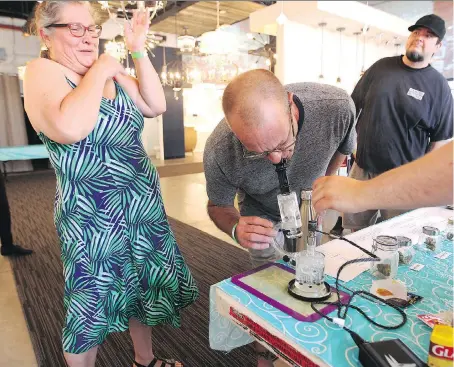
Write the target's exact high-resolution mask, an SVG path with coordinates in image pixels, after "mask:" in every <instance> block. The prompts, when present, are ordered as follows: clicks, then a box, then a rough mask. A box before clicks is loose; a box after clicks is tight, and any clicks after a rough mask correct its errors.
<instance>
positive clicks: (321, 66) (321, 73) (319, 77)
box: [318, 22, 326, 82]
mask: <svg viewBox="0 0 454 367" xmlns="http://www.w3.org/2000/svg"><path fill="white" fill-rule="evenodd" d="M318 26H319V27H320V28H321V29H322V43H321V49H320V75H319V76H318V80H319V82H322V81H323V79H324V78H325V77H324V75H323V44H324V30H325V27H326V23H325V22H322V23H319V24H318Z"/></svg>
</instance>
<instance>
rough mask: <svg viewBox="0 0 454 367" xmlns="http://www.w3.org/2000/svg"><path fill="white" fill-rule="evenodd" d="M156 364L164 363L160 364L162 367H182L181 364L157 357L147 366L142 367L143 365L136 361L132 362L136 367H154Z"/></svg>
mask: <svg viewBox="0 0 454 367" xmlns="http://www.w3.org/2000/svg"><path fill="white" fill-rule="evenodd" d="M158 362H164V364H162V363H161V366H162V367H183V363H181V362H178V361H175V360H173V359H164V358H158V357H154V358H153V360H152V361H151V362H150V364H149V365H148V366H144V365H143V364H140V363H137V362H136V361H134V364H135V365H136V366H137V367H155V366H156V365H157V363H158Z"/></svg>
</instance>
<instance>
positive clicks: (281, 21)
mask: <svg viewBox="0 0 454 367" xmlns="http://www.w3.org/2000/svg"><path fill="white" fill-rule="evenodd" d="M286 21H287V17H286V16H285V13H284V1H281V14H279V16H278V17H277V18H276V22H277V24H279V25H283V24H284V23H285V22H286Z"/></svg>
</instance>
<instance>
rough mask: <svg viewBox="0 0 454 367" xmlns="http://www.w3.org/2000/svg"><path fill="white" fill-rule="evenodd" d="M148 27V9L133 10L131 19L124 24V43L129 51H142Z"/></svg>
mask: <svg viewBox="0 0 454 367" xmlns="http://www.w3.org/2000/svg"><path fill="white" fill-rule="evenodd" d="M149 27H150V9H146V10H145V9H144V10H135V11H134V15H133V17H132V19H131V20H130V21H129V22H125V42H126V47H127V48H128V50H129V51H131V52H134V51H143V50H144V49H145V44H146V42H147V33H148V28H149Z"/></svg>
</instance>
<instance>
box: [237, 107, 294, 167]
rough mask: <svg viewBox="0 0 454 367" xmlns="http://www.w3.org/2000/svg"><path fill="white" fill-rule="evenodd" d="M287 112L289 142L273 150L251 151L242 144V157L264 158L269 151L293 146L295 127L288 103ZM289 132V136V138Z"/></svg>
mask: <svg viewBox="0 0 454 367" xmlns="http://www.w3.org/2000/svg"><path fill="white" fill-rule="evenodd" d="M288 113H289V121H290V131H289V137H288V138H287V141H289V140H290V139H291V142H290V143H288V144H286V145H284V146H283V147H282V148H277V149H274V150H269V151H265V152H261V153H258V152H251V151H249V150H247V149H246V148H245V147H244V145H242V146H243V157H244V158H248V159H258V158H265V157H267V156H269V155H270V154H271V153H283V152H286V151H288V150H289V149H290V148H291V147H293V146H294V145H295V143H296V136H295V129H294V128H293V118H292V105H291V103H289V105H288ZM290 134H291V138H290Z"/></svg>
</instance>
